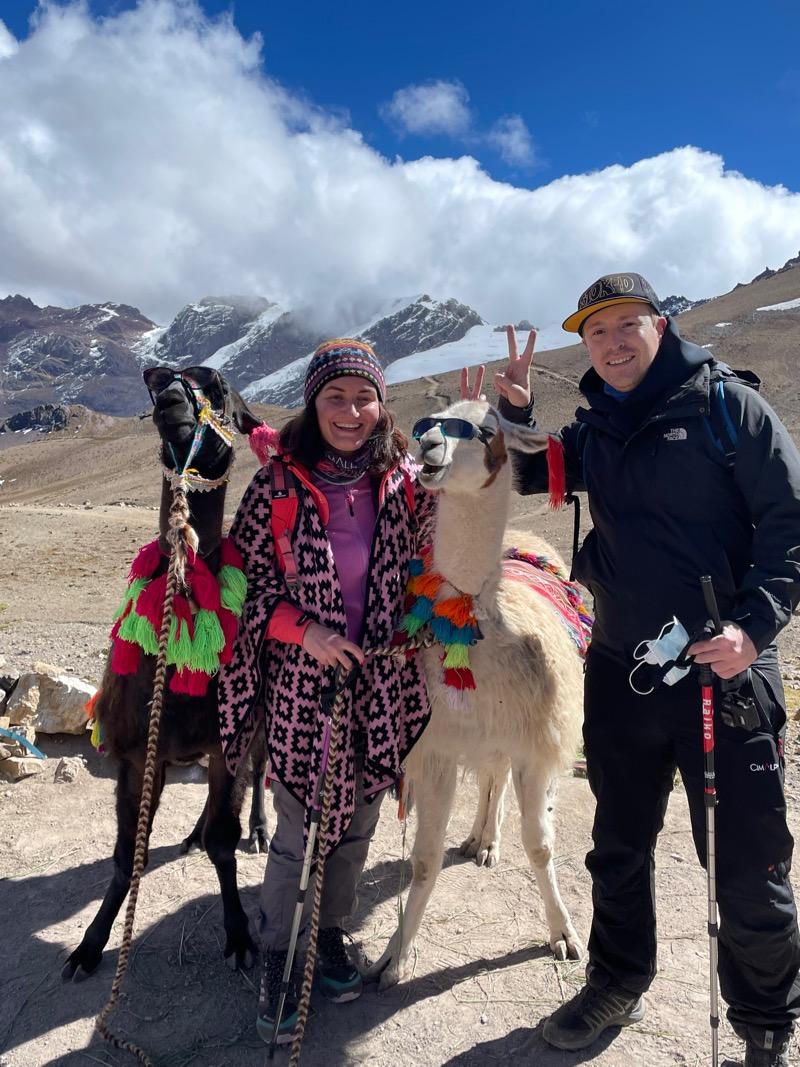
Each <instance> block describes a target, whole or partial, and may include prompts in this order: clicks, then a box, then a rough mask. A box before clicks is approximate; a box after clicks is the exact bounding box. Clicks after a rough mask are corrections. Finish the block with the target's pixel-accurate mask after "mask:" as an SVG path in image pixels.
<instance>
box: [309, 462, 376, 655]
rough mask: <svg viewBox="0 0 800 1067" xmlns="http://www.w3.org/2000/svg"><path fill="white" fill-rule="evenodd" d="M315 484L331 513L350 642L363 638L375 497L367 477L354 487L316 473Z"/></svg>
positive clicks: (328, 530) (330, 533) (330, 532)
mask: <svg viewBox="0 0 800 1067" xmlns="http://www.w3.org/2000/svg"><path fill="white" fill-rule="evenodd" d="M312 478H313V481H314V484H315V485H317V486H319V488H320V489H321V490H322V492H323V493H324V494H325V498H326V500H327V501H328V507H329V509H330V515H329V517H328V526H327V528H326V533H327V535H328V540H329V541H330V543H331V552H332V553H333V562H334V565H335V567H336V572H337V574H338V575H339V583H340V585H341V587H342V596H343V598H344V610H345V614H346V616H347V638H348V640H349V641H353V642H355V643H356V644H357V643H358V641H359V639H360V638H361V631H362V627H363V623H364V607H365V601H366V598H367V571H368V570H369V554H370V551H371V549H372V536H373V533H374V530H375V518H376V513H375V493H374V490H373V487H372V479H371V477H370V475H369V474H364V475H363V476H362V477H361V478H359V479H358V481H357V482H352V483H351V484H350V485H334V484H333V483H332V482H327V481H325V479H324V478H321V477H320V476H319V475H318V474H315V473H313V472H312Z"/></svg>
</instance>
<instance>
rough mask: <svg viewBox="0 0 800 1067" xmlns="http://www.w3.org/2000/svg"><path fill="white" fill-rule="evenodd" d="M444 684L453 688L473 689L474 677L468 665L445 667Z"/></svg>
mask: <svg viewBox="0 0 800 1067" xmlns="http://www.w3.org/2000/svg"><path fill="white" fill-rule="evenodd" d="M444 684H445V685H450V686H452V687H453V689H474V688H475V678H474V676H473V674H472V671H471V670H470V669H469V667H446V668H445V672H444Z"/></svg>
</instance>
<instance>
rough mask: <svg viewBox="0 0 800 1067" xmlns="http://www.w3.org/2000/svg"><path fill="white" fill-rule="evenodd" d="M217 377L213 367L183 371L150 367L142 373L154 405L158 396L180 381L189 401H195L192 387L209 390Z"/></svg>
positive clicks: (192, 368)
mask: <svg viewBox="0 0 800 1067" xmlns="http://www.w3.org/2000/svg"><path fill="white" fill-rule="evenodd" d="M216 376H217V372H216V371H215V370H214V368H213V367H183V368H182V369H181V370H173V369H172V367H148V368H147V370H146V371H144V372H143V373H142V377H143V378H144V384H145V386H146V387H147V391H148V393H149V394H150V399H151V401H152V402H153V404H155V402H156V397H157V396H158V394H159V393H163V392H164V390H165V389H166V388H167V386H169V385H172V383H173V382H174V381H179V382H180V383H181V384H182V385H183V387H184V389H186V392H187V394H188V396H189V399H190V400H192V401H193V400H194V394H193V392H192V388H191V387H192V386H193V385H194V386H197V388H198V389H207V388H208V387H209V385H211V383H212V382H213V381H214V379H215V378H216ZM187 385H188V388H187Z"/></svg>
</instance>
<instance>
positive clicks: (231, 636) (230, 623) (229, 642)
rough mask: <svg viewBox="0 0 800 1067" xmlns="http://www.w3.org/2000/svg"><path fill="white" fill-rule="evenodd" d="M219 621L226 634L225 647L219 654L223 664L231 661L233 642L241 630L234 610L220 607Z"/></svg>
mask: <svg viewBox="0 0 800 1067" xmlns="http://www.w3.org/2000/svg"><path fill="white" fill-rule="evenodd" d="M219 623H220V626H221V627H222V632H223V634H224V635H225V647H224V648H223V650H222V652H220V655H219V662H220V665H223V664H225V663H230V661H231V660H232V659H233V643H234V641H235V640H236V634H237V633H238V631H239V620H238V619H237V618H236V616H235V615H234V614H233V612H232V611H228V609H227V608H220V610H219Z"/></svg>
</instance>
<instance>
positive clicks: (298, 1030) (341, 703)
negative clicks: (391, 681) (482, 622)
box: [289, 628, 436, 1067]
mask: <svg viewBox="0 0 800 1067" xmlns="http://www.w3.org/2000/svg"><path fill="white" fill-rule="evenodd" d="M435 642H436V638H435V637H434V635H433V633H431V631H430V630H428V629H427V628H426V629H425V630H421V631H420V632H419V633H417V634H416V635H415V636H414V637H411V638H409V640H407V641H404V642H403V643H402V644H400V645H391V646H387V647H385V648H370V649H367V651H366V652H365V653H364V654H365V655H366V656H405V655H406V654H407V653H409V652H416V651H418V650H419V649H421V648H430V647H431V645H433V644H435ZM346 693H347V688H346V687H345V688H343V689H340V690H339V692H338V693H337V694H336V698H335V700H334V702H333V708H332V709H331V736H330V745H329V749H328V764H327V766H326V768H325V780H324V783H323V787H322V807H321V811H320V820H319V836H318V854H317V870H316V875H315V877H314V904H313V907H312V910H311V926H310V930H309V935H308V948H307V950H306V962H305V968H304V970H303V985H302V988H301V991H300V1000H299V1002H298V1005H297V1022H296V1023H295V1027H294V1034H293V1035H292V1053H291V1056H290V1058H289V1067H299V1064H300V1050H301V1048H302V1046H303V1036H304V1034H305V1029H306V1023H307V1021H308V1009H309V1005H310V1002H311V986H312V984H313V981H314V968H315V967H316V964H317V939H318V936H319V913H320V909H321V907H322V884H323V880H324V877H325V861H326V859H327V854H328V850H327V843H328V826H329V823H330V812H331V798H332V796H333V783H334V775H335V769H336V759H337V756H338V754H339V724H340V722H341V718H342V712H343V711H344V707H345V703H346V700H347V696H346Z"/></svg>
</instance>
